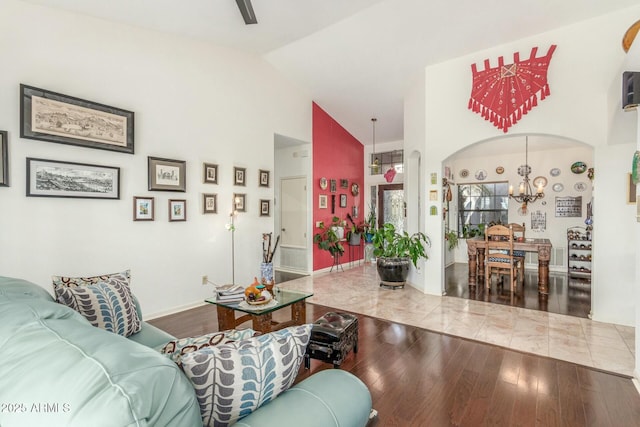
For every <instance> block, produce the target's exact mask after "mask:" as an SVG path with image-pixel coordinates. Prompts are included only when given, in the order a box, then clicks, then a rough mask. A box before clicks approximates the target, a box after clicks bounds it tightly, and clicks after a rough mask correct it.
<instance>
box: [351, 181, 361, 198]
mask: <svg viewBox="0 0 640 427" xmlns="http://www.w3.org/2000/svg"><path fill="white" fill-rule="evenodd" d="M358 193H360V186H359V185H358V184H356V183H355V182H354V183H353V184H351V194H353V195H354V196H357V195H358Z"/></svg>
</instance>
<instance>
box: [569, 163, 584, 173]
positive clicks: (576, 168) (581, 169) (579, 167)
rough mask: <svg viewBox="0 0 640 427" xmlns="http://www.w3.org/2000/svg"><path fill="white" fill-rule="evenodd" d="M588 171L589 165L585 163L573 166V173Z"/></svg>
mask: <svg viewBox="0 0 640 427" xmlns="http://www.w3.org/2000/svg"><path fill="white" fill-rule="evenodd" d="M586 170H587V164H586V163H585V162H575V163H574V164H572V165H571V172H573V173H584V172H585V171H586Z"/></svg>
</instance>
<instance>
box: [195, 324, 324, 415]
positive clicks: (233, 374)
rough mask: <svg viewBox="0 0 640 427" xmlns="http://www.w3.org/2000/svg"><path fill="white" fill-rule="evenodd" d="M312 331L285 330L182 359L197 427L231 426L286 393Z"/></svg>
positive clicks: (196, 352) (307, 327)
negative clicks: (197, 416)
mask: <svg viewBox="0 0 640 427" xmlns="http://www.w3.org/2000/svg"><path fill="white" fill-rule="evenodd" d="M311 327H312V325H310V324H308V325H302V326H291V327H289V328H285V329H282V330H280V331H276V332H271V333H268V334H264V335H261V336H258V337H255V338H250V339H248V340H243V341H238V342H234V343H230V344H223V345H218V346H215V347H206V348H203V349H201V350H198V351H194V352H192V353H188V354H185V355H183V356H182V369H183V371H184V373H185V374H186V375H187V377H188V378H189V380H190V381H191V383H192V384H193V387H194V389H195V391H196V397H197V398H198V403H199V404H200V413H201V415H202V423H203V425H205V426H214V425H215V426H216V427H218V426H219V427H224V426H228V425H232V424H234V423H235V422H236V421H238V420H239V419H240V418H242V417H245V416H247V415H249V414H250V413H251V412H253V411H254V410H256V409H257V408H259V407H260V406H262V405H263V404H265V403H267V402H269V401H271V400H273V399H274V398H275V397H276V396H278V395H279V394H280V393H282V392H283V391H285V390H287V389H288V388H289V387H291V385H293V382H294V381H295V379H296V376H297V375H298V370H299V369H300V364H301V363H302V360H303V358H304V354H305V351H306V348H307V344H308V343H309V337H310V335H311Z"/></svg>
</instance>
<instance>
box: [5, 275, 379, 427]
mask: <svg viewBox="0 0 640 427" xmlns="http://www.w3.org/2000/svg"><path fill="white" fill-rule="evenodd" d="M138 311H139V306H138ZM139 314H140V313H139ZM142 323H143V324H142V329H141V331H140V332H138V333H137V334H134V335H132V336H130V337H129V338H124V337H122V336H120V335H117V334H114V333H111V332H107V331H104V330H102V329H99V328H96V327H94V326H92V325H91V324H90V323H89V322H87V321H86V319H85V318H84V317H83V316H81V315H80V314H78V313H76V312H75V311H73V310H72V309H70V308H68V307H66V306H64V305H61V304H58V303H56V302H55V301H54V300H53V298H52V297H51V295H50V294H49V293H48V292H47V291H46V290H45V289H44V288H42V287H40V286H38V285H36V284H33V283H30V282H28V281H25V280H21V279H14V278H9V277H1V276H0V426H2V427H11V426H35V425H47V426H83V427H84V426H92V427H95V426H163V427H164V426H176V427H188V426H194V427H195V426H200V425H202V419H201V416H200V410H199V407H198V402H197V399H196V397H195V393H194V390H193V387H192V386H191V383H190V382H189V380H188V379H187V378H186V376H185V375H184V374H183V372H182V371H181V370H180V369H179V368H178V366H177V365H176V364H175V363H173V362H172V361H171V360H170V359H168V358H167V357H165V356H164V355H162V354H160V353H159V351H158V349H159V348H161V347H162V346H163V345H164V344H166V343H167V342H168V341H169V340H171V339H174V337H172V336H171V335H169V334H167V333H165V332H164V331H162V330H160V329H158V328H155V327H154V326H152V325H150V324H148V323H146V322H142ZM370 411H371V395H370V393H369V390H368V389H367V387H366V386H365V385H364V384H363V383H362V381H360V380H359V379H357V378H356V377H355V376H353V375H351V374H350V373H348V372H344V371H341V370H337V369H336V370H325V371H322V372H319V373H316V374H314V375H312V376H310V377H309V378H307V379H305V380H304V381H302V382H300V383H299V384H297V385H295V386H294V387H292V388H290V389H289V390H288V391H286V392H284V393H283V394H281V395H280V396H278V397H277V398H275V399H274V400H273V401H271V402H269V403H267V404H266V405H263V406H262V407H260V408H259V409H258V410H256V411H254V412H253V413H252V414H251V415H249V416H247V417H245V418H243V419H241V420H240V421H239V422H238V423H237V424H236V425H238V426H241V427H246V426H256V427H257V426H260V427H269V426H278V427H286V426H322V427H328V426H341V427H363V426H364V425H366V424H367V422H368V418H369V414H370Z"/></svg>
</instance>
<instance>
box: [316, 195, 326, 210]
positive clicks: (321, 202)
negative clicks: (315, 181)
mask: <svg viewBox="0 0 640 427" xmlns="http://www.w3.org/2000/svg"><path fill="white" fill-rule="evenodd" d="M318 208H319V209H327V195H326V194H321V195H320V197H319V199H318Z"/></svg>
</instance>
